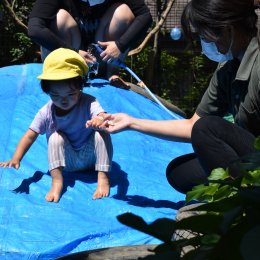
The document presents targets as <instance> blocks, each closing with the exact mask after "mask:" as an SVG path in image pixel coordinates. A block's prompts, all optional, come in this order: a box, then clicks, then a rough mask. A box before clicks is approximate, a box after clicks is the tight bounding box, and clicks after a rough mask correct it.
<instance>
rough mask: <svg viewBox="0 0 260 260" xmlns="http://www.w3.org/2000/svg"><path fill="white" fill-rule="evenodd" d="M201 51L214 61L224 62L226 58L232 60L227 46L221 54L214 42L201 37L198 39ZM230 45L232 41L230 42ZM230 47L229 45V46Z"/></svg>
mask: <svg viewBox="0 0 260 260" xmlns="http://www.w3.org/2000/svg"><path fill="white" fill-rule="evenodd" d="M200 43H201V48H202V53H203V54H204V55H206V56H207V57H208V58H209V59H210V60H213V61H216V62H224V61H228V60H233V55H232V52H231V48H229V50H228V52H227V53H226V54H222V53H220V52H219V51H218V49H217V46H216V44H215V43H214V42H206V41H204V40H203V39H200ZM231 45H232V43H231ZM230 47H231V46H230Z"/></svg>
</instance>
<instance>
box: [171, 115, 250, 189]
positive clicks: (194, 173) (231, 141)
mask: <svg viewBox="0 0 260 260" xmlns="http://www.w3.org/2000/svg"><path fill="white" fill-rule="evenodd" d="M254 142H255V136H254V135H253V134H251V133H250V132H248V131H246V130H245V129H243V128H241V127H239V126H237V125H235V124H233V123H230V122H228V121H227V120H225V119H223V118H221V117H217V116H207V117H202V118H200V119H199V120H198V121H197V122H196V123H195V124H194V126H193V129H192V134H191V143H192V146H193V150H194V153H192V154H186V155H183V156H180V157H178V158H175V159H174V160H173V161H171V162H170V164H169V165H168V167H167V170H166V176H167V180H168V182H169V183H170V185H171V186H172V187H173V188H174V189H176V190H178V191H179V192H182V193H186V192H187V191H190V190H191V189H192V187H193V186H195V185H198V184H202V183H206V182H207V177H208V176H209V174H210V173H211V171H212V170H213V169H216V168H227V167H229V166H230V165H232V164H233V163H234V162H236V161H238V160H239V158H240V157H242V156H244V155H246V154H248V153H250V152H254V151H255V148H254ZM231 175H233V177H236V176H237V175H238V171H236V170H235V169H234V170H232V171H231Z"/></svg>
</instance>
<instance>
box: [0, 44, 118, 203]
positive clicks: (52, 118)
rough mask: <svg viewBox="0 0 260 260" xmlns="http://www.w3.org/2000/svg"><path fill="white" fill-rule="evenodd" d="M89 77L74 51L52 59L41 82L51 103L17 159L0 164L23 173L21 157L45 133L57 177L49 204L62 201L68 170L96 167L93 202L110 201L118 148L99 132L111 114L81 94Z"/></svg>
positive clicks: (53, 174)
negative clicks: (86, 76) (113, 167)
mask: <svg viewBox="0 0 260 260" xmlns="http://www.w3.org/2000/svg"><path fill="white" fill-rule="evenodd" d="M87 72H88V66H87V64H86V62H85V61H84V59H83V58H82V57H81V56H80V55H79V54H78V53H76V52H75V51H73V50H70V49H64V48H59V49H56V50H54V51H53V52H51V53H50V54H49V55H48V56H47V58H46V59H45V61H44V64H43V73H42V74H41V75H39V76H38V78H39V79H41V88H42V90H43V91H44V92H45V93H46V94H48V95H49V96H50V98H51V100H50V101H49V102H48V103H47V104H45V105H44V106H43V107H42V108H41V109H40V110H39V111H38V113H37V114H36V116H35V118H34V120H33V121H32V123H31V125H30V127H29V129H28V130H27V131H26V133H25V134H24V135H23V136H22V138H21V140H20V141H19V143H18V145H17V147H16V150H15V152H14V154H13V157H12V159H11V160H9V161H7V162H0V166H1V167H14V168H15V169H19V167H20V162H21V160H22V158H23V157H24V155H25V154H26V152H27V151H28V150H29V148H30V147H31V145H32V144H33V143H34V142H35V141H36V139H37V137H38V135H39V134H46V138H47V142H48V162H49V171H50V174H51V177H52V186H51V189H50V191H49V192H48V193H47V195H46V196H45V198H46V200H47V201H49V202H58V201H59V199H60V196H61V193H62V189H63V176H62V171H63V170H64V171H67V172H74V171H83V170H87V169H91V168H95V170H96V171H97V172H98V180H97V189H96V191H95V192H94V194H93V199H99V198H102V197H107V196H109V191H110V184H109V176H108V172H109V171H110V169H111V161H112V154H113V147H112V142H111V138H110V135H109V134H108V133H105V132H102V131H96V129H98V128H99V126H101V125H102V124H104V120H105V119H104V118H105V117H106V112H105V111H104V110H103V108H102V107H101V106H100V104H99V103H98V101H97V100H96V99H95V98H94V97H93V96H90V95H88V94H85V93H83V92H82V89H83V77H84V76H85V75H86V74H87ZM87 122H88V124H87ZM90 126H91V127H90Z"/></svg>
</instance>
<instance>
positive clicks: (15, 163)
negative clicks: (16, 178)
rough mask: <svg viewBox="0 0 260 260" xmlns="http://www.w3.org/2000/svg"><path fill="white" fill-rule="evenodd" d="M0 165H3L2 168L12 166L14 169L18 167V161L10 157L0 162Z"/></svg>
mask: <svg viewBox="0 0 260 260" xmlns="http://www.w3.org/2000/svg"><path fill="white" fill-rule="evenodd" d="M0 167H4V168H6V167H9V168H11V167H13V168H15V169H16V170H18V169H19V167H20V161H18V160H13V159H11V160H9V161H7V162H0Z"/></svg>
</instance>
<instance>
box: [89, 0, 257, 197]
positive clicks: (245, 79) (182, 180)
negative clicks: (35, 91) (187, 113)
mask: <svg viewBox="0 0 260 260" xmlns="http://www.w3.org/2000/svg"><path fill="white" fill-rule="evenodd" d="M256 23H257V15H256V12H255V6H254V2H253V1H252V0H239V1H237V0H229V1H226V0H191V1H190V2H189V3H188V4H187V5H186V7H185V9H184V11H183V14H182V27H183V30H184V33H185V35H186V36H190V37H192V38H193V37H194V36H197V39H198V40H199V41H200V42H201V46H202V52H203V53H204V54H205V55H206V56H208V58H209V59H212V60H214V61H216V62H219V64H218V67H217V69H216V71H215V73H214V74H213V77H212V78H211V81H210V83H209V86H208V88H207V90H206V92H205V93H204V95H203V97H202V99H201V102H200V103H199V105H198V107H197V109H196V111H195V113H194V115H193V116H192V117H191V118H189V119H178V120H162V121H156V120H146V119H138V118H134V117H131V116H129V115H127V114H123V113H119V114H113V115H107V116H106V118H105V124H103V125H102V128H103V129H105V130H106V131H108V132H110V133H116V132H119V131H122V130H124V129H133V130H136V131H140V132H143V133H147V134H150V135H154V136H157V137H160V138H166V139H170V140H174V141H178V140H180V141H184V140H185V141H188V142H191V144H192V146H193V149H194V153H191V154H185V155H183V156H180V157H178V158H175V159H173V161H172V162H170V164H169V165H168V167H167V170H166V176H167V179H168V181H169V183H170V185H172V187H173V188H174V189H176V190H178V191H180V192H182V193H186V192H188V191H190V190H191V189H192V188H193V187H194V186H195V185H198V184H202V183H206V182H207V177H208V176H209V174H210V173H211V171H212V170H213V169H215V168H219V167H222V168H227V167H230V173H231V176H232V177H234V178H235V177H237V176H238V175H239V174H240V172H239V169H238V167H236V165H237V164H236V163H234V162H236V161H238V160H239V158H241V157H243V156H245V155H246V154H248V153H251V152H254V151H255V148H254V142H255V138H256V137H257V136H259V135H260V49H259V42H258V37H257V27H256ZM193 39H194V38H193ZM227 114H231V115H233V118H234V123H232V122H229V121H227V120H226V119H224V116H225V115H227ZM88 124H90V123H88Z"/></svg>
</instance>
